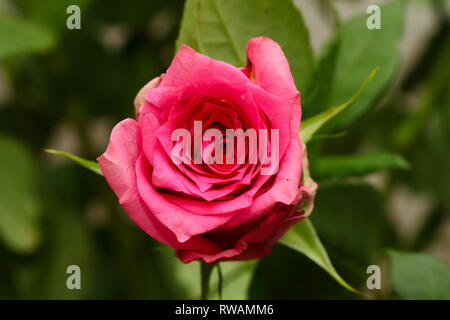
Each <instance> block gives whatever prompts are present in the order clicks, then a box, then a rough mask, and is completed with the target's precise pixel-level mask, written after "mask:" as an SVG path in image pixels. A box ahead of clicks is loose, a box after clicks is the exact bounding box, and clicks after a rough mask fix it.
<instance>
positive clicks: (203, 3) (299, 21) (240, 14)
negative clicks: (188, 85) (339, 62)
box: [176, 0, 314, 91]
mask: <svg viewBox="0 0 450 320" xmlns="http://www.w3.org/2000/svg"><path fill="white" fill-rule="evenodd" d="M257 36H266V37H269V38H271V39H273V40H274V41H276V42H278V43H279V44H280V46H281V48H282V49H283V51H284V53H285V54H286V57H287V59H288V61H289V64H290V68H291V71H292V74H293V76H294V79H295V83H296V85H297V88H298V89H299V90H300V91H303V90H305V89H307V88H308V84H309V81H310V79H311V76H312V73H313V68H314V62H313V54H312V50H311V46H310V43H309V34H308V30H307V29H306V26H305V24H304V21H303V18H302V16H301V14H300V12H299V11H298V9H297V8H296V7H295V6H294V4H293V3H292V0H278V1H260V0H246V1H240V0H188V1H186V5H185V10H184V15H183V20H182V24H181V28H180V33H179V37H178V40H177V42H176V44H177V49H178V48H179V47H180V46H181V45H182V44H187V45H189V46H191V47H192V48H194V49H196V50H197V51H199V52H201V53H203V54H206V55H207V56H209V57H211V58H214V59H217V60H222V61H225V62H228V63H230V64H233V65H235V66H243V65H244V64H245V62H246V54H245V50H246V46H247V43H248V41H249V40H250V39H251V38H253V37H257Z"/></svg>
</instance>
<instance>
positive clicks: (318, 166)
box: [311, 152, 409, 179]
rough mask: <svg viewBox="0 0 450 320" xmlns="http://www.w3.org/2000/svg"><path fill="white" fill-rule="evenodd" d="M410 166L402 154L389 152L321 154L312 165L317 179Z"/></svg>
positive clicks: (358, 174)
mask: <svg viewBox="0 0 450 320" xmlns="http://www.w3.org/2000/svg"><path fill="white" fill-rule="evenodd" d="M408 168H409V164H408V162H406V160H405V159H403V157H402V156H401V155H399V154H396V153H389V152H377V153H369V154H361V155H345V156H321V157H319V158H318V159H316V160H315V161H314V163H313V164H312V165H311V170H312V173H313V176H314V177H315V178H316V179H326V178H342V177H347V176H363V175H365V174H369V173H373V172H376V171H380V170H389V169H408Z"/></svg>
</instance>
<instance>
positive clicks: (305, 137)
mask: <svg viewBox="0 0 450 320" xmlns="http://www.w3.org/2000/svg"><path fill="white" fill-rule="evenodd" d="M378 70H379V68H378V67H377V68H375V69H374V70H373V71H372V73H370V75H369V77H368V78H367V79H366V81H365V82H364V83H363V85H362V86H361V87H360V88H359V90H358V91H357V92H356V94H355V95H354V96H353V97H352V98H351V99H350V100H349V101H347V102H346V103H344V104H343V105H341V106H339V107H334V108H330V109H328V110H327V111H324V112H322V113H320V114H318V115H316V116H314V117H312V118H309V119H307V120H305V121H303V122H302V126H301V129H300V136H301V138H302V141H303V143H308V142H309V141H310V140H311V139H312V138H313V136H314V134H315V133H316V132H317V131H319V129H320V128H322V126H323V125H324V124H325V123H327V122H328V121H330V120H331V119H333V118H334V117H335V116H337V115H338V114H339V113H341V112H342V111H344V110H345V109H347V108H348V107H350V106H351V105H352V104H354V103H355V102H356V101H357V100H358V98H359V97H360V96H361V93H362V92H363V91H364V89H365V88H366V87H367V85H368V84H369V82H370V81H371V80H372V78H373V77H374V76H375V74H376V73H377V71H378Z"/></svg>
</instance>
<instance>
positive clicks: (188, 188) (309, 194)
mask: <svg viewBox="0 0 450 320" xmlns="http://www.w3.org/2000/svg"><path fill="white" fill-rule="evenodd" d="M135 107H136V111H137V112H136V118H137V120H134V119H125V120H123V121H122V122H120V123H119V124H117V125H116V126H115V127H114V129H113V130H112V133H111V138H110V141H109V145H108V148H107V150H106V151H105V153H104V154H103V155H101V156H100V157H99V158H98V161H99V164H100V168H101V170H102V172H103V174H104V175H105V178H106V180H107V182H108V183H109V185H110V186H111V188H112V189H113V191H114V192H115V193H116V195H117V197H118V198H119V201H120V204H121V205H122V207H123V208H124V209H125V210H126V212H127V213H128V214H129V215H130V217H131V218H132V219H133V220H134V221H135V222H136V223H137V224H138V225H139V227H141V228H142V229H143V230H144V231H145V232H146V233H147V234H148V235H149V236H150V237H152V238H153V239H155V240H157V241H160V242H163V243H165V244H167V245H169V246H171V247H173V248H174V249H175V250H176V256H177V257H178V258H179V259H180V260H181V261H183V262H185V263H188V262H191V261H193V260H203V261H204V262H207V263H212V262H218V261H225V260H249V259H256V258H260V257H263V256H265V255H267V254H269V253H270V248H271V247H272V246H273V245H274V244H275V243H276V242H277V241H278V240H279V239H280V237H281V236H282V235H283V234H284V233H285V232H286V231H287V230H288V229H289V227H291V226H292V225H293V224H295V223H297V222H298V221H300V220H301V219H303V218H305V217H307V216H308V215H309V214H310V211H311V209H312V201H313V199H314V195H315V189H316V184H315V183H314V182H313V181H312V180H311V179H309V174H308V172H307V171H306V170H308V169H307V168H308V165H307V163H306V154H305V152H306V150H305V146H304V145H303V144H302V142H301V141H300V137H299V132H300V119H301V107H300V93H299V92H298V91H297V89H296V87H295V84H294V81H293V78H292V75H291V72H290V69H289V64H288V61H287V59H286V57H285V56H284V54H283V51H282V50H281V48H280V46H279V45H278V44H277V43H276V42H274V41H272V40H271V39H268V38H266V37H258V38H253V39H251V40H250V41H249V43H248V45H247V64H246V66H245V67H243V68H236V67H234V66H232V65H230V64H227V63H225V62H222V61H217V60H214V59H211V58H209V57H207V56H204V55H202V54H200V53H197V52H195V51H194V50H193V49H191V48H190V47H188V46H186V45H184V46H182V47H181V48H180V50H179V51H178V53H177V54H176V56H175V58H174V59H173V61H172V64H171V65H170V67H169V69H168V70H167V72H166V74H164V75H162V76H161V77H158V78H156V79H154V80H152V81H151V82H150V83H148V84H147V85H146V86H145V87H144V88H143V89H142V90H141V91H140V92H139V93H138V95H137V97H136V100H135ZM194 121H202V129H203V132H205V131H206V130H207V129H209V128H215V129H219V130H221V131H222V132H224V134H225V130H226V129H227V128H228V129H238V128H241V129H243V130H244V131H245V130H247V129H249V128H253V129H255V130H256V131H257V132H258V130H259V129H267V130H268V132H270V130H271V129H278V130H279V167H278V168H277V169H278V170H277V172H276V173H275V174H273V175H262V174H261V167H262V166H263V165H264V164H262V163H261V162H260V161H259V160H258V162H257V163H253V164H250V163H249V161H245V162H244V163H243V164H242V163H241V164H239V163H234V164H229V163H225V162H224V163H223V164H214V163H213V164H210V163H207V162H203V163H194V161H193V162H192V163H191V164H189V163H185V162H183V163H180V164H175V163H174V162H173V161H172V160H171V153H172V150H173V148H174V146H175V145H176V143H177V141H172V139H171V136H172V133H173V132H174V130H176V129H179V128H184V129H187V130H188V131H189V132H191V133H192V132H193V126H194ZM233 140H234V139H233ZM203 143H205V142H203ZM267 148H270V141H269V143H267ZM246 152H248V149H246ZM268 153H270V150H268ZM247 160H248V155H247Z"/></svg>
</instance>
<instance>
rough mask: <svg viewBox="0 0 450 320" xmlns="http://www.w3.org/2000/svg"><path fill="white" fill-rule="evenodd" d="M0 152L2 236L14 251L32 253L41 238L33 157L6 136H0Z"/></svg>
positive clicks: (18, 143)
mask: <svg viewBox="0 0 450 320" xmlns="http://www.w3.org/2000/svg"><path fill="white" fill-rule="evenodd" d="M0 155H1V157H0V238H1V239H2V240H3V241H4V242H5V244H6V245H7V246H8V247H9V248H11V249H12V250H15V251H17V252H19V253H30V252H32V251H33V250H34V249H36V247H37V246H38V245H39V243H40V240H41V230H40V226H39V218H40V215H39V207H40V205H39V201H38V197H37V194H36V186H35V180H34V179H35V173H36V172H35V167H34V165H33V158H32V155H31V154H30V152H29V151H28V149H27V148H26V147H25V146H24V145H22V144H21V143H20V142H18V141H16V140H13V139H11V138H8V137H5V136H0Z"/></svg>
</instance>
